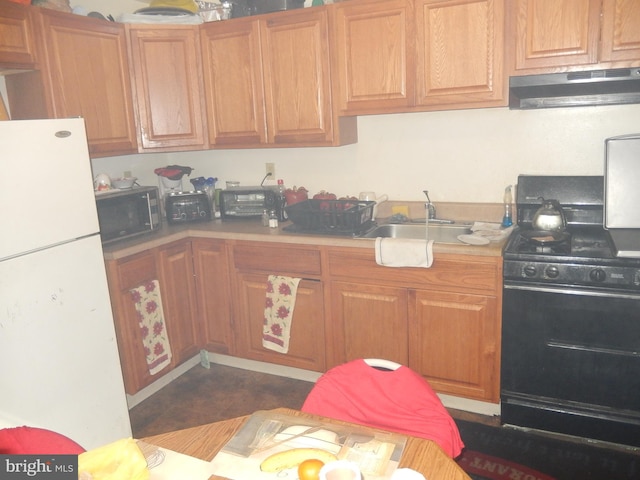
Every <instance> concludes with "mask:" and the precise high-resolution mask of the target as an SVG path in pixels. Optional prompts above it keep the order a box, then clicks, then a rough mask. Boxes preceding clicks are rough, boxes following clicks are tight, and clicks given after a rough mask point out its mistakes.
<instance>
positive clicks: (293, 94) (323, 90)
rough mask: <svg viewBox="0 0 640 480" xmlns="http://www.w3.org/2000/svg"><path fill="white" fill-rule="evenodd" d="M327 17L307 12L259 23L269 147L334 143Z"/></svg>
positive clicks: (324, 12)
mask: <svg viewBox="0 0 640 480" xmlns="http://www.w3.org/2000/svg"><path fill="white" fill-rule="evenodd" d="M327 17H328V15H327V9H326V8H309V9H301V10H296V11H290V12H280V13H278V14H277V15H270V16H268V17H267V18H265V19H263V20H262V21H261V22H260V28H261V31H260V36H261V41H262V59H263V68H264V84H265V95H266V105H267V132H268V133H267V136H268V142H269V143H270V144H275V145H286V144H296V143H304V144H305V145H307V146H313V145H317V146H320V145H331V144H332V142H333V135H334V128H335V126H334V125H333V113H332V101H331V73H330V69H329V65H330V61H329V38H328V18H327Z"/></svg>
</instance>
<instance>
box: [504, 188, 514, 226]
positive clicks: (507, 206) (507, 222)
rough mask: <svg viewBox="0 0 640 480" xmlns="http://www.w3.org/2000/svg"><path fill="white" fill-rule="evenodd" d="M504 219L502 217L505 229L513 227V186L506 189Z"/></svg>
mask: <svg viewBox="0 0 640 480" xmlns="http://www.w3.org/2000/svg"><path fill="white" fill-rule="evenodd" d="M503 202H504V217H502V226H503V227H504V228H507V227H510V226H511V225H513V219H512V218H511V203H512V202H513V197H512V195H511V185H508V186H507V188H505V189H504V198H503Z"/></svg>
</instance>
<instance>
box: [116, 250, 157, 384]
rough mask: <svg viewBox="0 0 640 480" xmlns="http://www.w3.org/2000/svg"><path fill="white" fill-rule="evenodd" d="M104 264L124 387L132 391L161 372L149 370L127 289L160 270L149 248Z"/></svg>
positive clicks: (146, 280)
mask: <svg viewBox="0 0 640 480" xmlns="http://www.w3.org/2000/svg"><path fill="white" fill-rule="evenodd" d="M106 268H107V279H108V282H109V296H110V297H111V308H112V309H113V320H114V324H115V329H116V338H117V341H118V351H119V353H120V364H121V365H122V375H123V378H124V387H125V390H126V392H127V393H128V394H130V395H133V394H134V393H136V392H138V391H140V390H141V389H142V388H143V387H146V386H147V385H149V384H150V383H152V382H153V381H154V380H155V379H156V378H157V377H158V376H159V375H160V373H162V372H159V373H158V374H156V375H151V374H150V373H149V367H148V366H147V360H146V355H145V351H144V345H143V340H142V332H141V329H140V325H139V319H138V312H137V311H136V307H135V304H134V302H133V300H132V298H131V293H130V290H131V289H132V288H137V287H139V286H140V285H143V284H145V283H147V282H150V281H152V280H156V279H158V273H159V272H158V270H157V268H156V260H155V256H154V255H153V253H151V252H145V253H141V254H138V255H134V256H131V257H127V258H125V259H122V260H117V261H116V260H113V261H109V262H107V263H106ZM161 288H162V285H161ZM168 368H169V367H166V368H165V369H164V370H163V372H166V371H168Z"/></svg>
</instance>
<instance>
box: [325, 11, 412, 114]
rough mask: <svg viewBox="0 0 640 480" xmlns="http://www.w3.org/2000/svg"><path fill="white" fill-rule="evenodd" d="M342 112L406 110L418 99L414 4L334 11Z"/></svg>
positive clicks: (335, 44) (338, 82) (335, 46)
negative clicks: (416, 89) (416, 92)
mask: <svg viewBox="0 0 640 480" xmlns="http://www.w3.org/2000/svg"><path fill="white" fill-rule="evenodd" d="M332 15H333V17H332V19H333V24H334V27H333V28H334V32H333V38H334V49H335V56H336V59H337V88H338V101H339V109H340V112H341V113H349V114H351V113H368V112H374V113H375V112H382V111H384V110H386V109H407V108H408V107H410V106H412V105H413V101H414V95H415V79H416V77H415V75H414V74H413V73H412V72H414V71H415V62H414V58H415V52H414V50H415V42H414V41H413V37H414V22H413V19H414V16H413V11H412V2H410V1H407V0H382V1H381V0H369V1H352V2H343V3H338V4H336V5H335V7H334V9H333V10H332Z"/></svg>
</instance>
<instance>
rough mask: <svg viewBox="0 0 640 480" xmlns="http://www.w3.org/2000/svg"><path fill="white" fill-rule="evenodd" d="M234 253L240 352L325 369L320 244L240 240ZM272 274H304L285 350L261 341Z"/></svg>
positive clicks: (288, 363) (287, 363) (296, 275)
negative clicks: (308, 245)
mask: <svg viewBox="0 0 640 480" xmlns="http://www.w3.org/2000/svg"><path fill="white" fill-rule="evenodd" d="M231 255H232V258H233V272H232V276H233V280H232V284H233V285H234V294H233V298H234V301H235V306H234V329H235V335H236V354H237V355H238V356H239V357H243V358H249V359H252V360H259V361H264V362H270V363H276V364H280V365H286V366H290V367H296V368H304V369H307V370H313V371H317V372H323V371H324V370H325V326H324V325H325V323H324V322H325V314H324V291H323V284H322V281H321V279H320V272H321V266H320V264H321V260H320V252H319V250H318V249H317V248H308V247H301V246H299V245H292V244H286V245H280V244H278V245H273V244H265V243H262V242H238V243H237V244H235V245H233V247H232V253H231ZM270 274H273V275H282V276H289V277H295V278H300V282H299V284H298V289H297V293H296V302H295V308H294V312H293V317H292V319H291V330H290V340H289V351H288V352H287V353H280V352H276V351H273V350H270V349H267V348H265V347H263V346H262V331H263V328H264V322H265V320H264V318H265V317H264V311H265V301H266V293H267V280H268V277H269V275H270Z"/></svg>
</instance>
